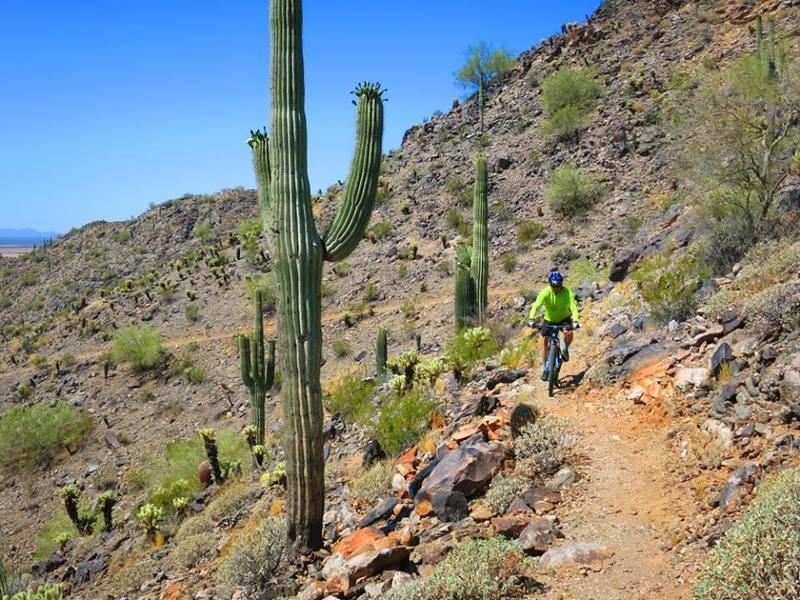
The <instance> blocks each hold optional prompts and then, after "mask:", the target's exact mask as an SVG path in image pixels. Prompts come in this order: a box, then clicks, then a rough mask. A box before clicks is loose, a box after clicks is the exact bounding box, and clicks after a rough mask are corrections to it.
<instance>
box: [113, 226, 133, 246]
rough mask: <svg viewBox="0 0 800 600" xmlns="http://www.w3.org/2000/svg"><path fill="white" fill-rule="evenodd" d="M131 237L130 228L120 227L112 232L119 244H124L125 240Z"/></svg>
mask: <svg viewBox="0 0 800 600" xmlns="http://www.w3.org/2000/svg"><path fill="white" fill-rule="evenodd" d="M132 237H133V234H132V233H131V231H130V229H120V230H119V231H118V232H117V233H115V234H114V241H116V242H117V243H119V244H124V243H125V242H128V241H130V239H131V238H132Z"/></svg>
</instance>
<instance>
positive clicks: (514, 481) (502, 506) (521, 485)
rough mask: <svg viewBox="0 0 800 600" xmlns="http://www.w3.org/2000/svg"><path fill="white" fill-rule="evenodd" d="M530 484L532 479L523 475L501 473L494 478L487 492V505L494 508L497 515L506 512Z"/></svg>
mask: <svg viewBox="0 0 800 600" xmlns="http://www.w3.org/2000/svg"><path fill="white" fill-rule="evenodd" d="M529 485H530V481H527V480H525V479H522V478H521V477H514V476H513V475H504V474H502V473H501V474H500V475H498V476H497V477H495V478H494V479H493V480H492V485H491V486H490V487H489V491H488V492H486V497H485V498H484V501H485V502H486V505H487V506H488V507H489V508H491V509H492V511H493V512H494V513H495V514H497V515H502V514H505V512H506V511H507V510H508V507H509V506H511V503H512V502H513V501H514V498H516V497H517V496H518V495H519V494H520V493H522V492H523V491H524V490H525V488H526V487H528V486H529Z"/></svg>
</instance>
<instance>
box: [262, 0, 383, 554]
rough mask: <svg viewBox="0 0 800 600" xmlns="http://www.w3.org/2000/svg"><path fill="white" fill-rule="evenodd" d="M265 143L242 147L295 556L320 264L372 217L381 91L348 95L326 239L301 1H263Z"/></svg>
mask: <svg viewBox="0 0 800 600" xmlns="http://www.w3.org/2000/svg"><path fill="white" fill-rule="evenodd" d="M270 25H271V39H272V42H271V43H272V51H271V67H270V68H271V73H270V76H271V94H272V119H271V132H270V137H267V134H266V132H254V133H253V135H252V136H251V138H250V140H249V144H250V146H251V147H252V149H253V159H254V164H255V169H256V179H257V182H258V196H259V204H260V207H261V215H262V220H263V225H264V231H265V232H266V236H267V243H268V245H269V247H270V250H271V252H272V258H273V260H274V264H275V271H276V273H277V284H278V292H279V293H278V331H279V333H278V343H279V346H280V348H279V350H280V352H279V354H280V356H279V359H280V364H281V374H282V387H281V397H282V400H283V407H284V418H285V428H284V431H285V436H284V445H285V450H286V452H285V453H286V477H287V484H288V494H287V504H286V508H287V521H288V528H287V533H288V538H289V542H290V543H291V545H292V546H293V547H294V548H295V550H298V551H303V550H310V549H315V548H319V547H321V546H322V514H323V509H324V502H325V485H324V473H323V469H324V459H323V453H322V446H323V439H322V418H323V417H322V398H321V389H320V379H319V374H320V364H321V361H322V326H321V309H320V298H321V283H322V263H323V261H324V260H329V261H339V260H343V259H344V258H346V257H347V256H348V255H349V254H350V253H351V252H352V251H353V249H355V247H356V246H357V245H358V242H359V241H360V240H361V238H362V236H363V234H364V229H365V228H366V225H367V223H368V222H369V219H370V215H371V214H372V207H373V204H374V201H375V193H376V191H377V186H378V175H379V171H380V162H381V143H382V138H383V90H382V89H381V88H380V85H379V84H372V83H368V82H365V83H362V84H360V85H359V86H358V87H357V88H356V90H355V92H354V93H355V95H356V98H357V101H356V105H357V109H356V146H355V152H354V155H353V160H352V163H351V166H350V173H349V175H348V178H347V182H346V183H345V186H344V191H343V197H342V201H341V204H340V205H339V207H338V209H337V213H336V215H335V216H334V218H333V221H332V222H331V225H330V227H329V229H328V231H327V232H326V233H325V235H324V236H320V235H319V233H318V232H317V226H316V223H315V222H314V217H313V214H312V210H311V192H310V186H309V182H308V167H307V132H306V116H305V84H304V70H303V40H302V29H303V11H302V2H301V0H271V1H270Z"/></svg>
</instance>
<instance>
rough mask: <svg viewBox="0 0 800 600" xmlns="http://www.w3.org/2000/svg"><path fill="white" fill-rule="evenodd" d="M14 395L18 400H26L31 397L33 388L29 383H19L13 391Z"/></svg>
mask: <svg viewBox="0 0 800 600" xmlns="http://www.w3.org/2000/svg"><path fill="white" fill-rule="evenodd" d="M14 395H15V396H16V397H17V398H19V399H20V400H27V399H28V398H30V397H31V396H32V395H33V386H32V385H31V384H29V383H20V384H19V385H18V386H17V387H16V388H15V389H14Z"/></svg>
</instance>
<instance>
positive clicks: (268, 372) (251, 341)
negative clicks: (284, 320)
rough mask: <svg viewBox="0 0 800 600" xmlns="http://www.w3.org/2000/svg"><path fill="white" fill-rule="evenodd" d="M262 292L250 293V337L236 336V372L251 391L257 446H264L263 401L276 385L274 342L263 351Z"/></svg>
mask: <svg viewBox="0 0 800 600" xmlns="http://www.w3.org/2000/svg"><path fill="white" fill-rule="evenodd" d="M263 306H264V292H263V291H262V290H256V291H255V293H254V294H253V308H254V313H255V322H254V326H253V336H252V337H248V336H246V335H242V336H240V337H239V369H240V371H241V375H242V383H244V385H245V386H246V387H247V389H248V390H250V410H251V412H252V420H253V427H255V428H256V443H257V444H263V443H264V431H265V424H264V423H265V418H264V402H265V399H266V395H267V392H268V391H269V390H270V389H272V386H273V384H274V383H275V340H269V341H268V342H267V351H266V352H265V351H264V311H263Z"/></svg>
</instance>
